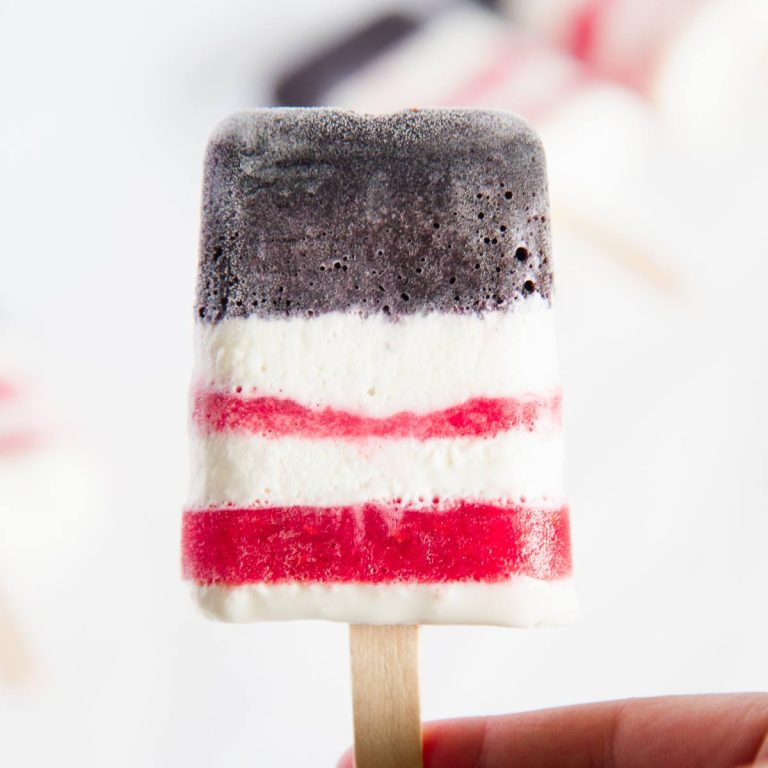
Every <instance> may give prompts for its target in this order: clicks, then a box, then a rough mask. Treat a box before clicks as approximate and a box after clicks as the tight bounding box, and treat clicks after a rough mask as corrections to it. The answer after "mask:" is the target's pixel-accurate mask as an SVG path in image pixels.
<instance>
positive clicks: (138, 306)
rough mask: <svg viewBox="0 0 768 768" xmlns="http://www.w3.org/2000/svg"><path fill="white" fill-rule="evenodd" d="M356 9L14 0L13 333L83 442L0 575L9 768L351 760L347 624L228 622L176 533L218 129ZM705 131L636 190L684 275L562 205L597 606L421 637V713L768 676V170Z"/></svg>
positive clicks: (658, 238)
mask: <svg viewBox="0 0 768 768" xmlns="http://www.w3.org/2000/svg"><path fill="white" fill-rule="evenodd" d="M382 4H383V3H382ZM372 7H373V4H372V3H370V2H368V3H367V4H366V10H367V11H368V12H370V10H371V9H372ZM362 9H363V6H362V4H358V3H355V2H354V0H333V2H326V3H311V2H308V1H307V2H302V1H301V0H283V2H281V3H266V2H253V0H251V1H249V2H245V0H219V1H218V2H215V3H214V2H208V3H205V2H201V1H199V0H198V1H197V2H191V1H189V0H187V1H186V2H181V1H180V0H172V1H169V2H165V3H158V2H154V0H153V2H149V1H148V0H134V1H133V2H130V3H101V2H96V1H95V0H94V1H93V2H85V0H72V1H71V2H68V3H55V2H42V3H29V2H24V1H22V0H15V2H14V1H13V0H6V1H5V2H3V3H2V4H1V5H0V96H1V97H2V101H1V102H0V116H2V120H0V211H1V213H0V311H1V313H2V314H1V315H0V323H2V327H3V329H4V332H5V334H6V335H10V336H13V337H14V338H16V339H17V340H18V339H20V340H22V344H21V345H22V348H23V356H24V358H25V360H26V365H27V369H28V371H31V374H32V377H33V379H35V380H36V382H37V389H38V390H39V393H40V397H41V399H43V400H46V402H48V403H49V407H50V409H51V410H53V411H55V412H56V414H57V419H58V423H59V424H60V436H59V438H57V439H58V440H60V441H61V444H62V445H64V446H65V449H62V450H63V453H65V454H66V455H67V456H68V457H69V458H67V459H66V460H64V459H62V461H64V462H65V463H64V465H63V466H65V467H66V475H67V477H66V478H62V477H60V476H57V474H56V473H57V470H56V467H55V466H53V467H52V466H51V463H50V462H49V463H48V464H46V463H45V461H43V460H40V463H39V464H32V465H27V468H26V470H25V469H24V467H22V466H21V465H19V467H18V468H16V469H13V468H12V469H11V470H8V468H7V467H6V475H5V476H6V478H10V477H14V476H15V477H16V478H18V477H21V476H22V475H23V473H24V472H25V471H26V472H27V474H26V475H23V476H24V477H25V478H27V480H26V482H30V483H31V484H32V485H33V486H37V487H35V488H32V487H30V488H29V493H30V494H31V495H35V494H37V496H38V497H39V496H40V494H41V493H43V495H44V491H45V489H46V488H48V487H50V489H51V493H50V494H49V497H46V498H47V501H46V502H45V503H44V504H43V505H42V506H40V505H38V506H34V505H25V504H24V503H23V502H21V501H19V499H20V498H21V496H23V493H24V491H23V490H22V491H19V490H17V491H15V492H14V493H15V494H16V495H15V496H14V497H13V498H14V499H15V500H16V501H14V503H10V502H7V503H4V505H3V506H2V507H0V557H2V560H0V590H1V591H2V592H3V593H4V595H5V598H6V600H7V602H8V604H9V606H10V608H11V610H12V611H13V614H14V616H15V621H17V622H18V625H19V627H20V629H21V631H22V633H23V635H24V637H25V638H26V641H27V643H28V646H29V651H30V654H31V655H32V657H33V660H34V665H35V675H34V678H33V679H32V681H31V682H29V683H28V684H26V685H23V686H16V687H14V686H10V685H3V684H2V683H0V764H2V765H7V766H42V765H48V764H52V763H55V764H57V765H66V766H70V765H71V766H102V765H110V766H139V765H140V766H188V767H189V768H193V767H197V766H256V765H258V766H283V765H285V766H308V765H332V764H333V763H334V761H335V760H336V758H337V757H338V755H339V754H340V753H341V751H342V750H343V749H344V748H345V747H346V745H347V744H348V743H349V742H350V740H351V714H350V713H351V707H350V699H349V684H348V668H347V665H348V658H347V630H346V627H344V626H340V625H331V624H319V623H318V624H309V623H296V624H266V625H250V626H227V625H217V624H214V623H211V622H208V621H206V620H204V619H203V618H201V617H200V616H199V615H198V614H197V613H196V612H195V610H194V608H193V605H192V603H191V601H190V599H189V596H188V593H187V589H186V587H185V586H184V585H183V584H182V583H181V581H180V575H179V572H180V568H179V542H178V539H179V525H180V510H181V508H182V505H183V503H184V495H185V484H186V471H187V468H186V404H187V403H186V392H187V382H188V375H189V369H190V351H191V350H190V346H191V345H190V338H191V325H192V311H191V304H192V296H193V283H194V271H195V258H196V247H197V230H198V201H199V188H200V180H201V163H202V154H203V149H204V145H205V141H206V138H207V135H208V133H209V131H210V129H211V127H212V126H213V125H214V124H215V123H216V122H217V121H218V120H219V119H221V118H222V117H223V116H224V115H226V114H227V113H228V112H230V111H232V110H234V109H238V108H242V107H247V106H252V105H255V104H258V103H264V100H265V99H266V98H267V97H266V96H265V87H266V83H267V82H268V80H269V77H270V75H271V73H272V72H273V71H274V70H275V69H276V68H279V67H280V66H281V65H282V64H283V63H287V62H290V61H291V60H292V59H293V57H294V55H297V54H298V53H299V52H301V51H302V50H305V49H306V47H307V45H308V41H311V40H313V39H316V37H317V36H320V35H322V34H323V33H324V31H330V30H333V29H336V28H338V27H340V26H341V25H345V24H348V23H350V22H351V21H353V20H354V19H355V18H357V17H359V16H360V15H361V14H362ZM594 127H595V131H597V132H599V131H600V130H601V129H600V122H599V116H597V115H596V116H595V123H594ZM605 130H607V132H608V133H609V134H610V133H611V130H610V128H608V129H605ZM729 130H730V129H729ZM556 134H557V131H556V130H553V135H556ZM570 138H571V139H573V141H574V143H575V144H577V145H578V140H579V138H578V136H573V135H571V136H570ZM583 138H584V142H585V143H587V144H588V143H590V142H592V143H593V144H594V137H592V138H590V136H589V135H586V134H585V136H584V137H583ZM613 138H614V139H615V138H616V136H615V135H614V136H613ZM707 141H708V142H709V143H705V144H703V145H702V146H697V147H693V146H691V145H690V143H689V142H686V141H680V142H679V144H676V145H675V144H673V145H672V147H673V149H672V151H671V152H670V153H669V155H668V156H665V157H666V158H667V159H666V160H665V161H663V162H662V163H661V164H662V165H663V169H662V170H663V173H662V176H664V178H665V179H666V180H667V181H666V182H665V183H664V184H663V185H662V184H659V185H656V186H653V185H650V186H646V187H644V189H645V190H646V193H647V196H648V197H653V205H652V206H649V207H648V208H647V209H646V208H644V207H642V206H640V207H639V208H638V211H639V214H638V215H640V216H641V221H640V223H641V224H642V226H644V227H646V228H647V229H648V230H649V231H652V233H653V237H652V238H651V240H652V241H653V242H654V243H655V242H662V243H663V246H664V247H663V248H662V249H660V250H659V252H658V253H655V254H654V256H655V258H657V259H661V260H662V261H663V262H664V264H665V268H666V269H668V270H669V272H670V273H671V274H672V275H674V276H675V279H676V281H677V282H676V284H675V287H672V288H671V289H670V290H664V289H663V288H662V289H660V288H659V286H658V285H655V284H653V282H652V281H648V280H644V279H643V278H642V276H639V275H638V274H637V273H636V272H634V271H633V270H631V269H627V268H625V267H624V266H622V264H621V262H620V261H618V260H616V259H612V258H610V256H606V254H605V253H603V252H601V251H600V250H599V249H596V248H593V247H590V246H589V244H588V243H585V242H584V239H583V238H579V237H577V236H575V235H574V234H573V232H572V231H569V230H568V228H567V227H562V226H560V225H559V223H558V221H557V218H556V219H555V249H556V253H555V257H556V263H557V268H558V323H559V332H560V348H561V357H562V362H563V373H564V380H565V387H566V417H567V422H566V426H567V438H568V468H567V473H568V477H567V480H568V487H569V490H570V497H571V502H572V509H573V525H574V547H575V565H576V573H577V581H578V587H579V592H580V595H581V600H582V604H583V616H582V618H581V620H580V621H579V623H578V624H576V625H575V626H572V627H567V628H563V629H557V630H541V631H538V630H537V631H530V632H521V631H513V630H504V629H496V628H475V627H466V628H446V627H438V628H425V629H424V630H423V631H422V638H423V643H422V652H421V653H422V658H421V669H422V698H423V709H424V716H425V718H427V719H431V718H442V717H451V716H459V715H469V714H482V713H496V712H507V711H517V710H524V709H530V708H538V707H548V706H555V705H560V704H566V703H575V702H585V701H593V700H599V699H605V698H614V697H625V696H644V695H655V694H668V693H685V692H704V691H731V690H756V689H757V690H766V689H768V660H767V659H766V653H765V648H766V647H768V616H767V610H766V606H767V605H768V442H767V441H766V429H767V428H768V404H766V397H765V393H766V391H768V344H766V340H765V336H766V330H767V329H768V302H767V301H766V292H767V291H768V217H767V216H766V211H765V201H766V199H767V197H766V193H767V192H768V189H766V186H768V183H767V182H766V179H768V174H767V173H766V169H768V163H766V162H765V160H766V155H765V153H764V154H763V155H762V156H760V155H756V154H755V152H756V151H757V149H758V147H757V145H754V146H753V145H749V144H748V143H745V141H742V139H741V138H740V135H739V134H738V132H733V131H731V132H728V131H723V132H721V133H720V134H718V137H717V139H716V140H715V141H712V137H707ZM567 146H568V143H567V141H564V140H563V137H562V135H560V136H559V138H557V139H556V140H555V142H554V145H553V148H552V155H551V157H550V165H551V168H552V173H553V177H554V178H555V181H554V182H553V190H555V191H556V189H557V179H558V178H560V177H562V178H566V177H567V175H568V169H566V168H565V166H566V165H567V152H564V147H567ZM702 147H703V148H702ZM763 152H764V150H763ZM670 158H671V159H670ZM667 161H668V164H667ZM574 172H575V171H574ZM579 173H581V174H583V175H582V176H580V177H579V178H580V179H581V180H582V181H583V183H584V185H585V188H586V187H594V188H598V189H603V191H604V192H605V194H606V195H607V196H612V197H614V198H615V196H616V195H620V191H619V190H618V189H617V190H613V189H612V188H610V185H611V184H617V183H618V182H617V181H616V178H617V177H616V174H614V176H613V177H612V180H611V181H606V182H603V181H602V180H601V177H600V176H599V175H598V174H596V173H595V174H592V173H590V171H589V168H587V169H583V168H582V169H581V170H580V171H579ZM655 178H656V177H655ZM605 185H608V187H607V188H606V187H605ZM585 195H587V196H588V194H587V192H585ZM643 211H653V215H651V214H648V215H647V216H646V218H645V219H644V220H642V216H643V215H645V214H643ZM636 223H637V222H636ZM73 456H77V459H76V460H75V459H73V458H72V457H73ZM54 464H55V465H56V466H58V467H59V470H60V468H61V466H62V465H61V464H56V462H54ZM29 466H32V467H33V469H32V470H30V469H29ZM0 499H2V488H0ZM17 502H18V503H17ZM32 508H34V509H35V512H34V515H33V513H32V512H29V511H25V510H28V509H32ZM30 515H33V516H32V517H30Z"/></svg>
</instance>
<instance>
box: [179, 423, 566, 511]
mask: <svg viewBox="0 0 768 768" xmlns="http://www.w3.org/2000/svg"><path fill="white" fill-rule="evenodd" d="M562 454H563V447H562V437H561V433H560V431H559V430H557V429H552V430H549V431H542V432H539V431H537V432H525V431H522V430H517V431H511V432H505V433H502V434H500V435H498V436H497V437H494V438H488V439H478V438H455V439H430V440H414V439H403V440H383V439H370V440H348V441H347V440H332V439H327V440H311V439H305V438H296V437H283V438H277V439H267V438H263V437H259V436H250V435H238V434H227V433H223V434H214V435H210V436H208V437H201V436H199V435H193V436H192V473H191V478H192V482H191V490H190V499H189V505H190V507H192V508H200V507H207V506H220V505H225V504H234V505H237V506H250V505H253V504H266V505H269V506H290V505H316V506H330V505H344V504H357V503H361V502H365V501H392V500H393V499H397V498H400V499H402V501H403V503H404V504H413V505H419V504H424V505H431V503H432V499H433V497H434V496H439V497H440V498H441V499H448V498H455V497H460V498H469V499H485V500H489V501H495V500H499V499H505V500H510V501H520V500H523V499H524V500H525V502H526V503H527V504H528V505H535V506H542V507H551V506H559V505H561V504H562V501H563V486H562V475H563V471H562V470H563V467H562Z"/></svg>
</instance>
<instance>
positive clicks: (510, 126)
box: [197, 109, 552, 322]
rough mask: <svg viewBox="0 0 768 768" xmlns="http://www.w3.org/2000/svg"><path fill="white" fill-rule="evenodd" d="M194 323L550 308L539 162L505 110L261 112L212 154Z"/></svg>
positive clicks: (224, 132) (239, 117)
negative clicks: (530, 301) (535, 298)
mask: <svg viewBox="0 0 768 768" xmlns="http://www.w3.org/2000/svg"><path fill="white" fill-rule="evenodd" d="M203 222H204V223H203V235H202V250H201V253H202V258H201V269H200V278H199V283H198V303H197V313H198V317H199V318H200V319H202V320H204V321H207V322H215V321H217V320H220V319H222V318H226V317H247V316H249V315H260V316H272V315H279V316H286V315H312V314H316V313H320V312H328V311H331V310H349V309H353V310H356V311H358V312H361V313H363V314H370V313H374V312H383V313H387V314H390V315H400V314H407V313H414V312H423V311H430V310H433V311H434V310H439V311H442V312H446V311H448V312H473V311H474V312H480V311H484V310H494V309H504V308H507V307H509V306H510V305H511V304H513V303H514V302H515V300H517V299H520V298H525V297H526V296H528V295H530V294H532V293H538V294H540V295H541V296H543V297H544V298H545V299H546V300H549V298H550V296H551V291H552V279H551V271H550V266H549V251H550V237H549V206H548V202H547V188H546V171H545V166H544V155H543V151H542V148H541V145H540V143H539V140H538V138H537V137H536V135H535V134H534V133H533V132H532V131H531V129H530V128H529V127H528V126H527V124H526V123H524V122H523V121H522V120H520V119H519V118H516V117H514V116H512V115H509V114H506V113H501V112H475V111H466V110H413V111H408V112H400V113H396V114H393V115H384V116H375V117H374V116H363V115H358V114H355V113H352V112H342V111H337V110H322V109H321V110H312V109H281V110H256V111H251V112H243V113H239V114H236V115H234V116H233V117H231V118H229V119H228V120H227V121H225V122H224V123H223V124H222V125H221V126H220V127H219V128H218V130H217V131H216V133H215V134H214V136H213V139H212V141H211V143H210V146H209V150H208V155H207V158H206V172H205V189H204V197H203Z"/></svg>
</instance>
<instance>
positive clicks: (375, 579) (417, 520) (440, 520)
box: [182, 501, 571, 585]
mask: <svg viewBox="0 0 768 768" xmlns="http://www.w3.org/2000/svg"><path fill="white" fill-rule="evenodd" d="M182 557H183V567H184V575H185V577H186V578H187V579H190V580H193V581H196V582H198V583H200V584H228V585H237V584H246V583H249V582H270V583H274V582H285V581H297V582H322V583H325V582H350V581H359V582H367V583H373V584H379V583H384V582H445V581H470V580H475V581H499V580H502V579H504V578H507V577H509V576H511V575H513V574H520V575H525V576H532V577H535V578H538V579H555V578H559V577H563V576H566V575H568V574H569V573H570V572H571V546H570V532H569V527H568V509H567V507H562V508H561V509H557V510H536V509H529V508H525V507H520V506H495V505H492V504H485V503H480V502H469V501H459V502H456V503H454V504H452V505H450V506H447V505H443V506H439V507H434V508H427V509H403V508H402V507H400V506H398V505H397V504H395V503H392V504H362V505H357V506H349V507H273V508H264V509H235V508H224V509H206V510H199V511H195V510H189V511H187V512H186V513H185V515H184V523H183V537H182Z"/></svg>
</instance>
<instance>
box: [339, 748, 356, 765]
mask: <svg viewBox="0 0 768 768" xmlns="http://www.w3.org/2000/svg"><path fill="white" fill-rule="evenodd" d="M336 768H354V758H353V756H352V749H351V748H350V749H348V750H347V751H346V752H345V753H344V754H343V755H342V756H341V757H340V758H339V762H338V763H336Z"/></svg>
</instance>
